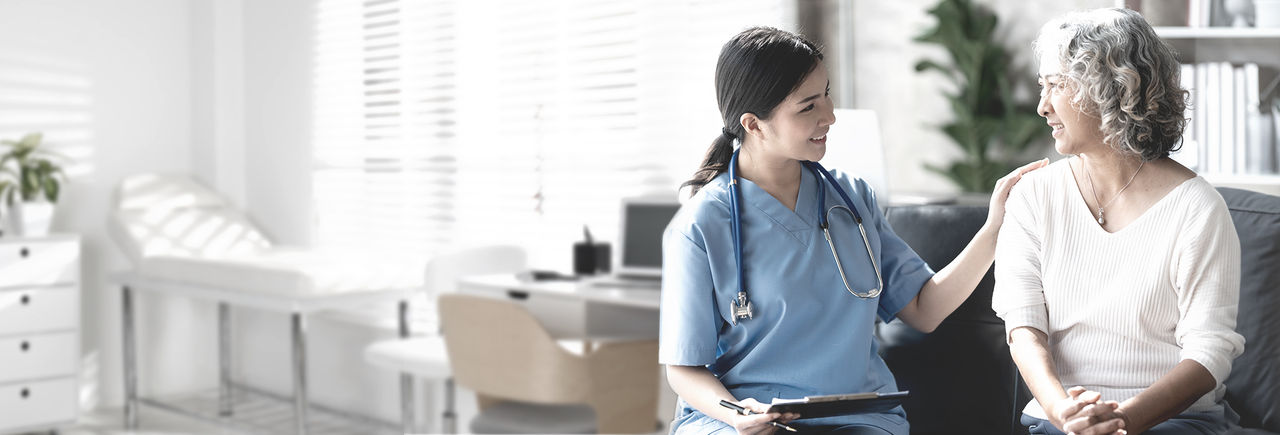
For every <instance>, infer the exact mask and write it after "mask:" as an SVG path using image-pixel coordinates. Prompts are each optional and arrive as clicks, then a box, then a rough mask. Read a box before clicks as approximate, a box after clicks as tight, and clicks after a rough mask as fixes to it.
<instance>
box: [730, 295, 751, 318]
mask: <svg viewBox="0 0 1280 435" xmlns="http://www.w3.org/2000/svg"><path fill="white" fill-rule="evenodd" d="M729 311H730V312H731V313H732V315H731V316H729V321H730V322H731V323H733V324H734V325H735V326H736V325H737V324H738V319H750V318H751V301H749V300H747V292H738V297H737V298H735V299H734V300H733V301H730V302H729Z"/></svg>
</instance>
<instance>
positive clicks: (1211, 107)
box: [1174, 62, 1280, 174]
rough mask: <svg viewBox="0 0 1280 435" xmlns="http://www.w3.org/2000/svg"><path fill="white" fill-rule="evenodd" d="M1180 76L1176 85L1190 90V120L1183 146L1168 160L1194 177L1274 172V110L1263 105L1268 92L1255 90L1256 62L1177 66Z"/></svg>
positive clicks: (1279, 153)
mask: <svg viewBox="0 0 1280 435" xmlns="http://www.w3.org/2000/svg"><path fill="white" fill-rule="evenodd" d="M1180 72H1181V73H1182V74H1184V77H1182V79H1181V83H1182V86H1183V87H1184V88H1185V89H1187V90H1188V91H1189V92H1191V95H1190V98H1189V101H1190V104H1189V105H1188V109H1187V112H1186V116H1187V117H1188V118H1189V119H1190V121H1189V122H1188V123H1187V127H1186V130H1185V131H1184V136H1183V137H1184V140H1183V147H1184V148H1183V150H1182V151H1180V152H1179V153H1177V154H1175V155H1174V158H1175V159H1177V160H1178V161H1179V162H1180V163H1182V164H1183V165H1185V166H1187V167H1188V168H1192V169H1194V170H1196V171H1197V172H1200V173H1213V174H1276V173H1278V172H1280V162H1278V161H1277V158H1278V157H1280V149H1277V147H1278V146H1280V139H1278V138H1277V135H1278V134H1280V128H1276V127H1277V125H1276V124H1277V123H1278V122H1280V121H1277V116H1276V113H1275V112H1276V109H1275V108H1269V107H1266V106H1264V101H1263V98H1265V97H1266V96H1265V95H1264V93H1267V92H1268V90H1263V89H1260V88H1261V87H1262V86H1260V84H1261V83H1262V82H1261V78H1262V77H1263V74H1264V73H1263V70H1262V69H1261V68H1260V67H1259V66H1258V64H1256V63H1244V64H1240V65H1232V64H1231V63H1229V62H1202V63H1197V64H1194V65H1182V67H1181V69H1180ZM1186 75H1190V76H1191V77H1186ZM1277 80H1280V78H1278V79H1277ZM1265 104H1268V105H1270V104H1271V103H1270V101H1268V102H1266V103H1265Z"/></svg>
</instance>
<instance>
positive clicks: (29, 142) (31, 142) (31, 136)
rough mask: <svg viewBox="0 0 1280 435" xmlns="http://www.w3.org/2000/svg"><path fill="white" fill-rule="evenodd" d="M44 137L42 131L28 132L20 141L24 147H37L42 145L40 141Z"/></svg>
mask: <svg viewBox="0 0 1280 435" xmlns="http://www.w3.org/2000/svg"><path fill="white" fill-rule="evenodd" d="M42 139H44V134H43V133H40V132H36V133H27V135H26V136H23V137H22V140H21V141H18V143H19V145H21V146H23V147H27V148H32V149H35V147H38V146H40V141H41V140H42Z"/></svg>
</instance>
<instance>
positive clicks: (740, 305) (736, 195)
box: [729, 148, 884, 325]
mask: <svg viewBox="0 0 1280 435" xmlns="http://www.w3.org/2000/svg"><path fill="white" fill-rule="evenodd" d="M741 151H742V149H741V148H739V149H737V150H734V152H733V156H732V157H730V158H729V213H730V219H729V226H730V232H731V233H732V234H733V257H734V262H735V264H734V265H735V266H737V269H738V271H737V272H738V273H737V275H738V294H737V296H736V297H735V298H734V300H733V301H731V302H730V311H731V312H730V316H729V319H730V322H732V323H733V324H734V325H737V323H738V319H740V318H744V317H745V318H748V319H750V318H752V316H753V310H752V306H751V302H750V300H749V299H748V298H747V285H746V277H745V272H744V271H743V269H744V268H743V264H742V228H741V227H742V214H741V210H740V206H739V201H740V198H741V196H742V192H741V189H742V187H741V186H740V185H739V183H738V180H739V178H738V154H739V153H740V152H741ZM801 164H803V165H804V166H805V168H807V169H809V171H811V172H813V173H814V176H815V177H817V178H818V180H819V188H818V216H819V219H820V226H821V227H822V233H823V236H824V237H826V239H827V246H828V247H830V248H831V256H832V258H833V259H834V261H835V262H836V268H837V269H838V270H839V272H840V280H841V281H842V282H843V283H844V287H845V289H846V290H848V291H849V293H850V294H853V295H854V296H857V297H860V298H874V297H876V296H879V295H880V291H881V290H882V289H883V287H884V280H883V278H882V277H881V275H880V264H879V262H877V261H876V257H875V255H874V253H873V252H872V250H871V241H870V240H869V239H868V238H867V230H866V228H865V227H863V224H862V214H861V213H858V209H857V207H854V205H853V200H852V199H850V198H849V195H848V194H847V193H845V191H844V189H843V188H841V187H840V183H839V182H837V181H836V179H835V177H834V176H832V175H831V172H829V171H827V170H826V168H823V167H822V165H821V164H818V162H811V161H803V162H801ZM824 180H825V181H826V183H825V184H830V185H831V187H833V188H835V190H836V193H837V194H839V195H840V199H841V200H843V201H844V204H845V205H844V206H841V205H834V206H832V207H831V208H830V209H827V210H824V209H826V200H827V189H826V187H825V186H821V184H824V183H822V181H824ZM835 209H843V210H845V211H847V212H849V213H850V214H851V215H853V218H854V221H856V222H857V224H858V233H859V234H860V235H861V236H862V243H863V245H864V246H865V247H866V248H867V256H868V257H870V259H871V266H872V269H873V270H874V271H875V273H876V287H875V288H874V289H872V290H871V291H869V292H867V293H866V294H860V293H858V292H856V291H854V290H853V286H852V285H850V284H849V278H848V276H847V275H846V273H845V270H844V264H843V263H841V262H840V253H839V252H838V251H836V245H835V241H833V240H832V237H831V231H830V222H829V220H828V217H829V216H830V214H831V211H833V210H835Z"/></svg>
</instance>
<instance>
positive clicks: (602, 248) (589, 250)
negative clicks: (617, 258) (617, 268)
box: [573, 241, 610, 275]
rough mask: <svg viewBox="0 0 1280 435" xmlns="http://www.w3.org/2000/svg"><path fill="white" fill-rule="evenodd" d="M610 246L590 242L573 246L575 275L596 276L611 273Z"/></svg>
mask: <svg viewBox="0 0 1280 435" xmlns="http://www.w3.org/2000/svg"><path fill="white" fill-rule="evenodd" d="M609 261H610V258H609V244H608V243H593V242H590V241H586V242H578V243H574V244H573V273H576V274H578V275H595V274H600V273H609Z"/></svg>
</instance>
